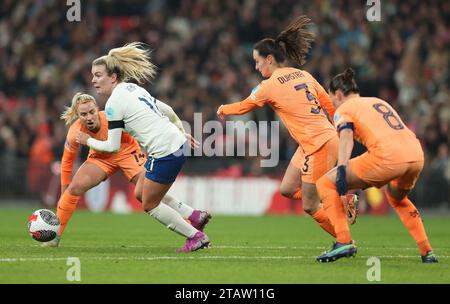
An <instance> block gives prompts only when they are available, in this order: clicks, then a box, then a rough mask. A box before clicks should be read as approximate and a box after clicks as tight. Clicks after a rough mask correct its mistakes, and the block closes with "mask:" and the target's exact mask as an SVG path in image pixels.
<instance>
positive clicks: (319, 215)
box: [311, 207, 336, 238]
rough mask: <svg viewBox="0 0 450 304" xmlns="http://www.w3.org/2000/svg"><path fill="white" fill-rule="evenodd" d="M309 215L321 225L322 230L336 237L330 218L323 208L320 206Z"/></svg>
mask: <svg viewBox="0 0 450 304" xmlns="http://www.w3.org/2000/svg"><path fill="white" fill-rule="evenodd" d="M311 217H312V218H313V219H315V220H316V222H317V223H318V224H319V225H320V227H322V229H323V230H325V231H326V232H328V233H329V234H331V236H333V237H334V238H336V232H334V227H333V225H332V224H331V222H330V219H329V218H328V216H327V213H326V212H325V210H324V209H323V208H322V207H320V209H319V210H317V211H316V213H314V214H312V215H311Z"/></svg>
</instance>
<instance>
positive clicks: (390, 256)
mask: <svg viewBox="0 0 450 304" xmlns="http://www.w3.org/2000/svg"><path fill="white" fill-rule="evenodd" d="M357 257H359V258H363V259H366V258H367V259H368V258H371V257H372V256H357ZM376 257H377V258H380V259H394V258H406V259H413V258H414V259H418V258H419V256H407V255H398V256H393V255H386V256H376ZM315 258H316V257H315V256H154V257H152V256H149V257H145V256H131V257H122V256H118V257H111V256H105V257H102V256H94V257H80V260H112V261H117V260H119V261H131V260H141V261H154V260H300V259H311V260H314V259H315ZM438 258H442V259H448V258H450V256H438ZM65 260H67V257H66V258H64V257H57V258H51V257H34V258H24V257H20V258H0V262H6V263H7V262H46V261H48V262H53V261H65Z"/></svg>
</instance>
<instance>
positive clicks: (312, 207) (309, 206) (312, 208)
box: [303, 196, 320, 215]
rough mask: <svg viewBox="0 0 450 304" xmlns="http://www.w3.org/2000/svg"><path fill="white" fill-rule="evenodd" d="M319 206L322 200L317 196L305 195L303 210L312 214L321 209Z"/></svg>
mask: <svg viewBox="0 0 450 304" xmlns="http://www.w3.org/2000/svg"><path fill="white" fill-rule="evenodd" d="M319 206H320V201H319V200H317V198H316V197H315V198H312V197H309V198H307V197H306V196H304V197H303V211H305V213H307V214H309V215H312V214H314V213H316V212H317V210H319Z"/></svg>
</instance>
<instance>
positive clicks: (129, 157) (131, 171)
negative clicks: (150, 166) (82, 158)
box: [86, 150, 147, 181]
mask: <svg viewBox="0 0 450 304" xmlns="http://www.w3.org/2000/svg"><path fill="white" fill-rule="evenodd" d="M111 155H112V156H111V157H108V158H96V157H91V156H89V157H88V159H87V160H86V162H89V163H91V164H94V165H96V166H98V167H100V168H101V169H102V170H103V171H104V172H105V173H106V175H107V176H108V177H110V176H111V175H113V174H114V173H116V172H117V171H118V170H122V172H123V173H124V174H125V176H126V177H127V178H128V180H130V181H131V180H132V179H133V177H135V176H136V175H137V174H139V173H140V172H141V171H142V168H143V166H142V165H143V164H144V163H145V161H146V159H147V158H146V157H145V154H144V153H142V152H141V151H140V150H134V151H131V152H119V153H117V154H111Z"/></svg>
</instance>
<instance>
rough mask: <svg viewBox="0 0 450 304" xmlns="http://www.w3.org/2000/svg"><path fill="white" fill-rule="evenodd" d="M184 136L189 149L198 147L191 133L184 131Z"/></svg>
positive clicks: (198, 144)
mask: <svg viewBox="0 0 450 304" xmlns="http://www.w3.org/2000/svg"><path fill="white" fill-rule="evenodd" d="M184 136H185V137H186V138H187V139H188V141H189V146H190V147H191V149H197V148H198V147H200V143H199V142H198V141H197V140H196V139H195V138H194V137H192V135H191V134H189V133H184Z"/></svg>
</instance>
